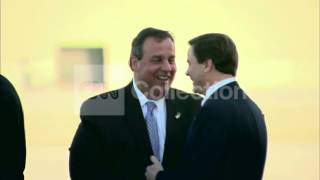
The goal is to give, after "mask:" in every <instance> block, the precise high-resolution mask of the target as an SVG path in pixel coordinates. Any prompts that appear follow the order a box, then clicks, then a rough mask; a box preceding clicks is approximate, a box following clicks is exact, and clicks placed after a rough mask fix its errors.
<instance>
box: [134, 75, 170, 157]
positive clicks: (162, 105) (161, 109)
mask: <svg viewBox="0 0 320 180" xmlns="http://www.w3.org/2000/svg"><path fill="white" fill-rule="evenodd" d="M133 88H134V90H135V92H136V94H137V97H138V99H139V102H140V106H141V109H142V112H143V117H146V115H147V105H146V103H147V102H148V101H152V102H154V103H155V104H156V108H155V109H154V110H153V115H154V116H155V118H156V121H157V126H158V135H159V143H160V159H159V160H160V161H162V159H163V152H164V143H165V139H166V119H167V111H166V102H165V98H164V97H163V98H161V99H159V100H156V101H155V100H151V99H148V98H147V97H146V96H145V95H144V94H143V93H142V92H141V91H140V89H139V88H138V87H137V85H136V81H135V79H133Z"/></svg>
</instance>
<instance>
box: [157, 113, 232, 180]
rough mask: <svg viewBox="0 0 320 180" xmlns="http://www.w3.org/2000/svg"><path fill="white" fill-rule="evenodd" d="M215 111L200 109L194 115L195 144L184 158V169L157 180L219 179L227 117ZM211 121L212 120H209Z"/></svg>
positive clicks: (168, 172)
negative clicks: (187, 159)
mask: <svg viewBox="0 0 320 180" xmlns="http://www.w3.org/2000/svg"><path fill="white" fill-rule="evenodd" d="M229 114H230V113H226V112H223V109H221V108H219V107H215V108H213V107H209V108H208V107H204V108H203V109H201V111H200V112H199V114H198V117H197V120H196V121H197V122H198V123H199V124H197V123H195V124H194V126H198V125H199V127H198V132H197V140H196V142H194V143H193V146H195V147H193V151H192V153H190V154H188V156H189V157H188V158H190V160H189V163H188V165H186V166H184V167H182V168H180V169H177V170H175V171H162V172H160V173H159V174H158V175H157V180H194V179H203V180H206V179H219V175H218V174H216V172H221V170H222V168H221V164H220V162H221V158H223V156H224V153H225V142H226V138H227V133H226V132H227V129H226V128H227V125H226V122H227V120H228V118H229V117H228V116H229ZM213 117H214V118H213Z"/></svg>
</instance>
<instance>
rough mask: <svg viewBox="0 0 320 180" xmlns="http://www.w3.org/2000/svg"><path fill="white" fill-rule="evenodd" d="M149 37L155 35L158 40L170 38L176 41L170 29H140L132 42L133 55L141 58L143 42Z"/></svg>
mask: <svg viewBox="0 0 320 180" xmlns="http://www.w3.org/2000/svg"><path fill="white" fill-rule="evenodd" d="M149 37H153V38H156V39H158V40H164V39H167V38H170V39H171V40H172V42H174V39H173V37H172V35H171V34H170V33H169V32H168V31H164V30H161V29H156V28H152V27H149V28H145V29H143V30H142V31H140V32H139V33H138V35H137V36H136V37H135V38H134V39H133V41H132V44H131V56H132V55H134V56H136V57H137V58H138V59H141V58H142V57H143V43H144V41H145V40H146V39H147V38H149Z"/></svg>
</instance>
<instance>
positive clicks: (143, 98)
mask: <svg viewBox="0 0 320 180" xmlns="http://www.w3.org/2000/svg"><path fill="white" fill-rule="evenodd" d="M132 81H133V88H134V90H135V92H136V94H137V97H138V99H139V102H140V106H141V107H143V106H144V105H145V104H146V103H147V102H148V101H151V102H154V103H155V104H156V105H157V107H161V106H162V105H163V104H164V100H165V98H164V97H162V98H160V99H158V100H151V99H148V98H147V97H146V96H145V95H144V94H143V93H142V92H141V90H140V89H139V88H138V86H137V84H136V80H135V79H134V78H133V80H132Z"/></svg>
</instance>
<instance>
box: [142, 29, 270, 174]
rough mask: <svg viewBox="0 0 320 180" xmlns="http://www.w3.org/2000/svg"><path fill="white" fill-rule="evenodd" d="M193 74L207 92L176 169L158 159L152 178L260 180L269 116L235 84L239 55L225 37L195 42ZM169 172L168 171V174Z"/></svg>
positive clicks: (206, 37)
mask: <svg viewBox="0 0 320 180" xmlns="http://www.w3.org/2000/svg"><path fill="white" fill-rule="evenodd" d="M189 44H190V45H191V47H190V49H189V53H188V64H189V67H188V70H187V72H186V74H187V75H188V76H190V78H191V80H192V81H193V86H194V91H195V92H197V93H201V94H205V98H204V99H203V101H202V103H201V104H202V108H201V109H200V111H199V113H198V115H197V118H196V119H195V121H194V122H193V124H192V126H191V129H190V132H189V135H188V139H187V143H186V146H185V149H184V155H183V160H182V162H181V165H180V166H179V167H178V168H177V169H176V170H167V169H166V168H165V167H164V168H163V167H162V166H161V164H160V162H158V161H157V159H156V158H155V157H152V161H153V163H154V164H153V165H151V166H149V167H147V168H146V173H145V174H146V176H147V179H148V180H153V179H157V180H186V179H190V180H209V179H212V180H260V179H262V176H263V170H264V164H265V159H266V149H267V133H266V127H265V122H264V116H263V114H262V112H261V111H260V109H259V107H258V106H257V105H256V104H255V103H254V102H253V101H252V100H251V99H250V98H249V97H248V96H247V95H246V94H245V92H244V91H243V90H242V89H241V88H240V86H239V84H238V83H237V82H236V80H235V76H236V71H237V66H238V54H237V50H236V46H235V44H234V43H233V41H232V40H231V39H230V38H229V37H228V36H226V35H224V34H218V33H213V34H205V35H201V36H199V37H196V38H194V39H192V40H191V41H189ZM163 169H164V170H163Z"/></svg>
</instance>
